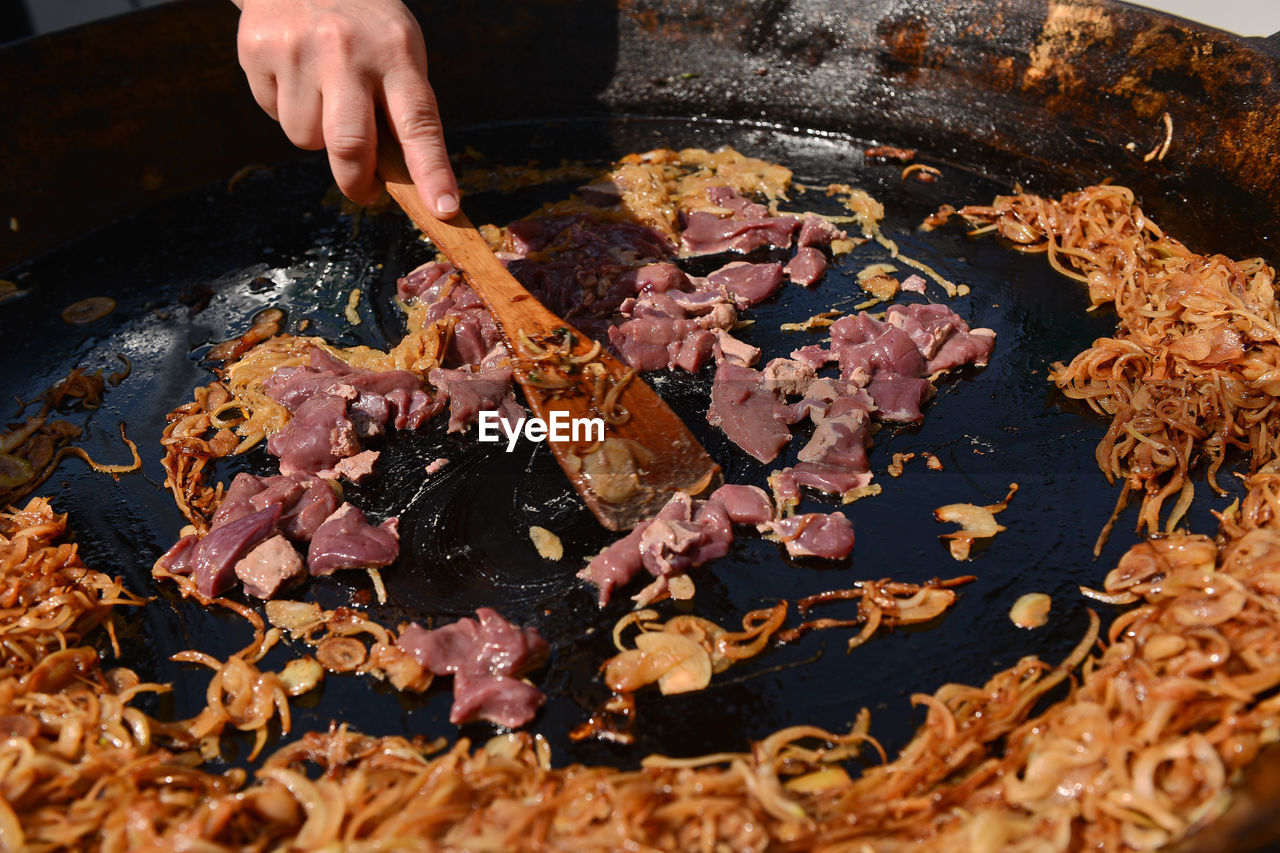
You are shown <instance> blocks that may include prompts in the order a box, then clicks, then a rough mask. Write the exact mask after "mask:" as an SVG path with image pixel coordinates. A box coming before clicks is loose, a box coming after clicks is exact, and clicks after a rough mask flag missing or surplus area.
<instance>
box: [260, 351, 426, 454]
mask: <svg viewBox="0 0 1280 853" xmlns="http://www.w3.org/2000/svg"><path fill="white" fill-rule="evenodd" d="M309 358H310V361H309V363H308V364H306V365H303V366H300V367H285V368H281V369H279V370H277V371H276V372H275V373H273V374H272V375H271V376H270V377H269V378H268V379H267V381H266V382H265V383H263V390H264V391H266V393H267V396H269V397H271V399H273V400H275V401H276V402H277V403H279V404H280V405H282V406H284V407H285V408H286V409H288V410H289V411H290V412H293V413H295V414H296V413H297V412H298V410H299V409H301V407H302V406H303V404H305V403H306V402H307V401H308V400H310V399H312V398H314V397H316V396H319V395H323V394H331V395H333V396H337V397H341V398H343V399H344V400H347V401H348V402H349V403H350V408H351V416H352V418H353V420H355V421H356V422H357V423H358V424H359V425H360V427H361V434H363V435H374V434H377V433H378V432H381V430H382V428H383V427H384V426H386V424H387V423H388V422H390V423H392V424H393V425H394V426H395V427H396V429H406V428H408V429H415V428H417V427H419V426H421V425H422V424H423V423H425V422H426V421H427V420H428V419H429V418H431V417H433V416H434V415H435V414H436V412H438V411H439V409H440V406H439V404H437V403H436V402H435V401H434V400H432V398H431V397H430V396H428V394H427V393H426V391H425V390H424V389H423V387H422V382H421V380H419V379H418V377H417V376H415V375H413V374H412V373H410V372H408V371H407V370H386V371H372V370H363V369H361V368H358V367H352V366H351V365H349V364H347V363H346V362H343V361H341V360H340V359H337V358H334V357H333V356H331V355H329V354H328V353H327V352H325V351H324V350H322V349H320V348H319V347H313V348H312V349H311V353H310V356H309Z"/></svg>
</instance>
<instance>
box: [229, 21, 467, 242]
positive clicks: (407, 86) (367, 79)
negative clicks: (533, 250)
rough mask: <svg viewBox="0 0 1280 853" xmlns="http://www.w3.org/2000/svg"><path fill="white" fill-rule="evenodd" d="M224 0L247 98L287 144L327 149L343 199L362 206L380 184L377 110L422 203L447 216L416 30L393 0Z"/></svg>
mask: <svg viewBox="0 0 1280 853" xmlns="http://www.w3.org/2000/svg"><path fill="white" fill-rule="evenodd" d="M232 2H233V3H235V4H236V5H237V6H238V7H240V10H241V13H240V29H239V35H238V38H237V48H238V50H239V54H240V65H241V66H242V67H243V68H244V71H245V74H246V75H247V76H248V78H249V87H250V89H252V91H253V96H254V98H255V99H256V100H257V102H258V104H259V105H260V106H261V107H262V108H263V109H264V110H266V111H267V114H268V115H270V116H271V117H272V118H274V119H275V120H276V121H278V122H280V126H281V128H283V130H284V132H285V135H286V136H288V137H289V140H290V141H291V142H293V144H295V145H297V146H298V147H300V148H306V149H308V150H313V151H316V150H320V149H322V148H323V149H326V150H327V151H328V153H329V165H330V167H331V168H332V169H333V177H334V179H335V180H336V181H337V184H338V188H339V189H341V190H342V192H343V193H345V194H346V196H347V197H348V198H350V199H351V200H352V201H355V202H358V203H360V204H371V203H373V202H374V201H375V200H377V198H378V196H379V194H380V193H381V191H382V182H381V181H380V180H379V179H378V176H377V172H376V168H377V161H378V129H379V122H378V120H377V114H378V112H379V110H381V112H382V114H383V115H384V116H385V118H386V125H389V126H390V128H391V130H392V132H393V133H394V134H395V136H396V138H397V139H399V141H400V146H401V148H402V149H403V150H404V159H405V163H406V164H407V165H408V167H409V174H410V175H411V176H412V178H413V181H414V184H415V185H416V186H417V187H418V192H419V193H420V194H421V195H422V200H423V201H424V202H426V204H427V207H428V208H429V209H430V210H432V211H433V212H434V213H435V214H436V216H437V217H439V218H441V219H447V218H449V217H450V216H452V215H453V214H455V213H457V211H458V184H457V181H456V180H455V178H454V176H453V170H452V169H451V168H450V166H449V157H448V153H447V152H446V150H445V146H444V132H443V128H442V127H441V124H440V112H439V109H438V107H437V106H436V98H435V93H434V92H433V91H432V90H431V86H430V84H429V83H428V82H427V49H426V45H425V44H424V43H423V39H422V30H421V29H420V28H419V27H418V22H417V21H416V20H415V19H414V17H413V15H412V14H411V13H410V12H409V10H408V9H406V8H405V7H404V4H403V3H401V2H400V0H232ZM386 125H383V127H385V126H386Z"/></svg>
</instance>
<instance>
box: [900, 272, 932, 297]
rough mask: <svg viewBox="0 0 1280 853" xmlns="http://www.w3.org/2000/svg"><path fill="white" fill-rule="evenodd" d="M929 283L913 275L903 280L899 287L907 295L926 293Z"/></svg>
mask: <svg viewBox="0 0 1280 853" xmlns="http://www.w3.org/2000/svg"><path fill="white" fill-rule="evenodd" d="M926 284H927V282H926V281H925V280H924V279H923V278H921V277H920V276H918V275H915V274H912V275H909V276H907V277H906V278H904V279H903V280H902V284H900V285H899V287H901V288H902V289H903V290H904V291H906V292H907V293H924V289H925V285H926Z"/></svg>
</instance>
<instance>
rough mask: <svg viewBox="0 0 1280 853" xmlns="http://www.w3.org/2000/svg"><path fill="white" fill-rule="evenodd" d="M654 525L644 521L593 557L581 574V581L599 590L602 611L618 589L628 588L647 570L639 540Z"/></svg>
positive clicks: (579, 574) (579, 575) (579, 573)
mask: <svg viewBox="0 0 1280 853" xmlns="http://www.w3.org/2000/svg"><path fill="white" fill-rule="evenodd" d="M651 523H652V522H651V521H642V522H640V523H639V524H637V525H636V526H635V527H633V528H632V529H631V532H630V533H628V534H627V535H626V536H624V537H622V538H621V539H619V540H617V541H616V542H614V543H613V544H611V545H609V546H607V547H605V548H604V549H603V550H602V551H601V552H600V553H599V554H597V555H596V556H594V557H592V558H591V562H589V563H587V566H586V568H584V569H583V570H582V571H580V572H578V577H580V578H582V579H583V580H585V581H588V582H590V583H591V584H592V585H593V586H595V588H596V589H597V590H599V596H598V603H599V604H600V606H601V607H604V606H605V605H606V604H608V603H609V599H610V598H612V596H613V591H614V590H615V589H617V588H618V587H623V586H626V585H627V584H629V583H630V582H631V580H632V578H634V577H635V576H636V575H638V574H640V572H641V571H643V570H644V561H643V560H642V559H641V556H640V537H641V536H643V535H644V532H645V530H646V529H647V528H648V527H649V525H650V524H651Z"/></svg>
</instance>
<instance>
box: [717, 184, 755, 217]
mask: <svg viewBox="0 0 1280 853" xmlns="http://www.w3.org/2000/svg"><path fill="white" fill-rule="evenodd" d="M706 195H707V200H708V201H710V202H711V203H712V204H714V205H715V206H716V207H722V208H724V209H725V210H727V211H728V212H729V213H731V214H733V215H734V216H741V217H743V218H745V219H761V218H763V217H766V216H768V215H769V208H767V207H765V206H764V205H763V204H760V203H758V202H754V201H752V200H751V199H749V198H747V197H745V196H743V195H742V194H740V193H739V192H738V191H737V190H735V189H734V188H733V187H728V186H720V187H707V190H706Z"/></svg>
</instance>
